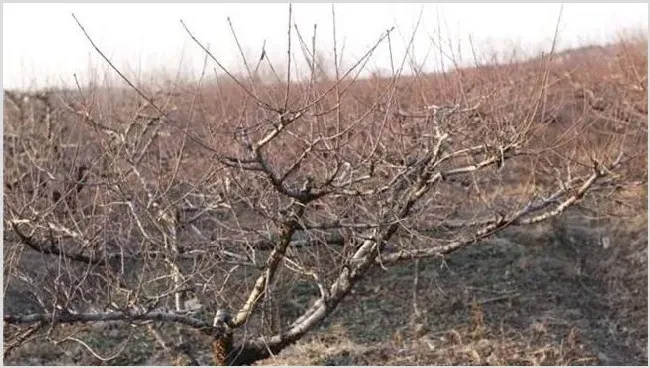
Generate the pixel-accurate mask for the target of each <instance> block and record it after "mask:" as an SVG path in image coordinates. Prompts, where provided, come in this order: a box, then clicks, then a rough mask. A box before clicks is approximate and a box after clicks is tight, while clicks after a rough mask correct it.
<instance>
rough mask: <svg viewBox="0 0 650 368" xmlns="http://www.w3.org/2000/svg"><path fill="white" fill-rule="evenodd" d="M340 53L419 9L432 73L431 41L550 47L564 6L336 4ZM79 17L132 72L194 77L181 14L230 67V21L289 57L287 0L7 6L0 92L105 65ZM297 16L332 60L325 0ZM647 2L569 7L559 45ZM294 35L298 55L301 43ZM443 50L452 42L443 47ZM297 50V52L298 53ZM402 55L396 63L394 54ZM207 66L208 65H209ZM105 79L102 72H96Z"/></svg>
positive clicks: (602, 30) (413, 17)
mask: <svg viewBox="0 0 650 368" xmlns="http://www.w3.org/2000/svg"><path fill="white" fill-rule="evenodd" d="M335 10H336V27H337V29H336V32H337V42H338V46H339V49H340V48H342V47H343V45H344V50H343V54H344V58H345V60H346V61H347V62H348V63H349V62H351V61H352V60H354V58H355V57H359V56H361V55H362V54H363V53H365V51H366V50H367V49H368V47H369V46H370V45H371V44H373V43H374V42H375V41H376V40H377V39H378V37H380V36H381V34H382V32H383V31H385V30H386V29H388V28H390V27H391V26H393V25H395V26H397V28H396V30H395V32H394V34H393V36H391V37H392V41H393V55H394V57H395V58H396V59H397V58H398V57H399V56H403V55H404V50H405V47H404V46H405V45H406V43H407V41H408V38H409V37H410V34H411V32H412V31H413V29H414V26H415V23H416V21H417V19H418V16H419V14H420V12H421V11H422V21H421V25H420V28H419V30H418V33H417V34H416V37H415V43H414V45H415V47H414V53H415V58H416V60H417V61H418V62H425V67H426V69H427V70H435V69H436V68H438V64H439V61H438V60H439V57H440V56H439V53H438V52H437V51H436V50H435V49H434V50H433V51H432V50H431V37H433V38H434V39H436V40H437V39H438V34H439V33H441V34H442V36H443V38H444V39H445V40H451V43H452V44H453V45H454V49H455V50H456V51H458V47H459V46H460V51H461V53H460V55H458V54H456V55H455V57H456V58H457V59H460V61H461V62H468V61H471V53H470V52H468V50H471V49H469V41H468V40H469V38H470V36H471V38H472V40H473V44H474V47H475V48H476V49H478V51H479V52H480V53H482V54H486V53H487V52H488V51H490V50H497V51H500V52H503V51H504V50H507V49H509V48H512V47H513V45H514V46H518V47H520V48H522V49H524V51H526V52H534V51H539V50H543V49H547V50H548V49H549V48H550V44H551V40H552V38H553V33H554V29H555V24H556V22H557V19H558V14H559V11H560V5H559V4H438V5H436V4H424V5H421V4H336V5H335ZM72 13H75V15H76V16H77V17H78V19H79V20H80V22H81V23H82V24H83V25H84V26H85V27H86V30H87V31H88V32H89V33H90V35H91V37H92V38H93V39H94V41H95V42H96V43H97V44H98V46H99V47H100V48H101V49H102V50H103V51H104V52H105V53H106V55H107V56H109V57H110V58H111V59H112V60H113V61H114V62H115V63H116V64H117V65H118V66H119V67H120V68H123V69H124V71H125V72H126V73H127V74H129V75H130V76H133V75H136V73H137V72H141V75H151V74H152V73H153V74H155V75H158V76H160V75H164V74H163V73H166V74H167V75H173V74H174V73H176V71H177V70H179V68H180V70H182V71H183V72H184V73H186V74H185V75H186V76H190V77H191V76H192V75H197V74H198V73H199V72H200V70H201V66H202V63H203V54H202V53H201V50H200V49H199V48H198V46H197V45H196V44H195V43H193V42H192V40H191V39H190V37H189V36H188V34H187V33H186V32H185V30H184V29H183V27H182V25H181V23H180V22H179V20H181V19H182V20H183V21H184V22H185V23H186V24H187V26H188V27H189V28H190V29H191V30H192V31H193V32H194V33H195V35H196V37H197V38H198V39H199V40H201V41H203V42H205V43H206V44H207V43H209V44H210V47H211V50H213V51H214V53H215V55H216V56H217V57H218V58H219V59H220V61H222V62H223V63H224V64H225V65H226V66H228V67H232V68H234V69H237V68H238V65H241V63H240V62H239V60H240V59H239V54H238V52H237V49H236V47H235V44H234V40H233V38H232V35H231V33H230V30H229V28H228V23H227V17H230V18H231V20H232V22H233V25H234V27H235V29H236V31H237V36H238V38H239V41H240V42H241V44H242V45H243V46H244V49H245V52H246V54H247V55H248V56H249V57H251V58H252V59H256V58H258V57H259V55H260V51H261V46H262V43H263V42H264V40H266V47H267V52H268V55H269V57H270V60H271V61H272V62H274V63H276V64H277V65H278V66H280V65H282V64H283V58H286V47H287V46H286V45H287V17H288V5H287V4H250V3H249V4H246V3H244V4H4V5H3V26H2V27H3V84H4V87H5V88H29V87H32V88H33V87H39V88H40V87H47V86H51V85H61V84H68V85H70V84H72V83H74V79H73V74H75V73H76V74H77V75H78V76H79V78H80V80H81V82H82V83H87V82H88V81H89V80H90V79H92V78H95V77H96V74H95V75H93V74H92V73H91V71H92V70H99V71H100V74H101V72H102V71H104V70H105V68H106V65H105V64H104V63H101V62H100V60H99V58H98V56H97V54H96V52H95V51H94V50H93V49H92V48H91V46H90V44H89V42H88V40H87V39H85V37H84V36H83V33H82V32H81V30H80V29H79V27H78V26H77V25H76V23H75V21H74V19H73V18H72V16H71V14H72ZM293 18H294V20H295V23H296V25H297V26H298V27H299V29H300V31H301V33H302V35H303V37H304V38H305V39H306V40H307V42H309V43H310V42H311V36H312V30H313V25H314V24H317V25H318V28H317V29H318V30H317V41H318V42H317V43H318V46H317V47H318V48H319V49H321V53H322V54H323V56H324V57H326V58H331V57H332V51H331V50H332V39H333V36H332V12H331V5H329V4H301V3H298V4H294V7H293ZM647 27H648V5H647V4H566V5H564V10H563V13H562V18H561V23H560V38H559V42H560V46H561V47H570V46H576V45H580V44H584V43H604V42H608V41H611V40H613V39H614V38H615V37H616V35H617V33H619V32H620V31H621V30H626V29H643V28H645V29H647ZM295 36H296V35H295V33H294V40H293V42H294V51H297V50H298V49H297V48H295V45H296V43H297V41H296V39H295ZM445 48H446V52H447V53H449V51H450V50H449V47H448V46H446V47H445ZM296 55H298V56H299V55H301V54H296ZM397 61H399V60H397ZM212 67H213V65H210V69H212ZM368 68H369V70H372V69H377V68H379V69H384V70H387V69H389V68H390V58H389V53H388V47H387V46H385V47H383V48H381V49H380V50H379V52H378V53H377V55H376V57H375V58H373V60H372V61H371V62H370V63H369V64H368ZM100 78H101V77H100Z"/></svg>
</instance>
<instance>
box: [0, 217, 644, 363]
mask: <svg viewBox="0 0 650 368" xmlns="http://www.w3.org/2000/svg"><path fill="white" fill-rule="evenodd" d="M621 223H622V222H621ZM621 223H618V224H617V223H615V222H609V223H607V224H603V223H600V225H601V227H598V226H597V225H599V223H598V222H594V221H588V220H585V219H584V218H582V217H579V216H578V215H575V214H574V215H565V216H563V217H562V218H560V219H558V220H556V221H554V222H550V223H546V224H543V225H539V226H537V227H535V228H530V227H528V228H513V229H509V230H508V231H507V232H505V233H502V234H501V235H500V236H499V237H498V238H495V239H492V240H489V241H487V242H484V243H481V244H479V245H477V246H474V247H470V248H467V249H465V250H461V251H459V252H457V253H455V254H452V255H450V256H449V257H448V258H446V259H434V260H429V261H426V262H422V263H421V264H420V269H421V270H420V276H419V286H418V293H417V301H416V306H417V309H418V311H419V313H415V312H414V298H413V275H414V268H413V265H412V264H411V263H405V264H401V265H396V266H394V267H391V268H389V269H387V270H381V269H378V270H376V271H375V272H374V274H373V275H371V277H370V278H368V279H367V280H365V282H363V283H362V284H360V285H359V286H358V287H357V288H356V289H355V291H354V294H353V295H351V296H350V297H349V298H347V299H346V300H345V301H344V302H343V304H342V305H341V306H340V308H339V309H338V310H337V312H336V313H335V314H334V315H333V316H332V317H331V318H330V319H328V320H327V322H326V323H325V324H324V325H323V326H321V327H320V328H319V330H318V331H315V332H313V333H311V334H310V335H308V336H307V337H306V338H305V339H303V340H301V341H300V342H298V343H297V344H296V345H294V346H291V347H289V348H287V349H285V351H283V352H282V353H281V354H279V355H278V356H276V357H273V358H270V359H267V360H265V361H261V362H259V363H258V364H260V365H296V364H300V365H384V364H386V365H388V364H390V365H413V364H418V365H419V364H427V365H456V364H461V365H467V364H472V365H473V364H477V365H502V364H506V365H509V364H518V365H520V364H523V365H528V364H533V365H537V364H541V365H549V364H550V365H569V364H577V365H647V362H648V358H647V356H648V355H647V353H648V352H647V341H648V340H647V232H646V229H645V228H643V226H644V224H643V223H638V224H636V225H634V224H630V223H629V221H628V222H626V223H627V224H628V226H627V228H626V227H624V226H622V225H621ZM20 303H21V299H20V298H16V297H12V296H8V297H6V298H5V308H8V309H9V310H11V309H15V308H19V307H20V305H19V304H20ZM5 310H7V309H5ZM160 328H163V327H160ZM72 329H73V328H71V329H70V330H68V331H67V332H71V330H72ZM74 329H75V330H76V329H77V328H76V327H75V328H74ZM164 333H165V335H166V336H174V335H175V334H177V335H179V336H180V335H183V336H184V338H185V341H186V342H189V343H190V344H189V346H191V348H192V350H194V352H195V354H196V356H197V357H198V358H197V359H198V360H199V363H200V364H204V365H209V364H210V357H209V355H208V351H209V349H208V346H207V344H208V341H205V340H202V339H201V338H200V337H198V336H196V335H195V334H192V333H190V332H188V331H180V330H176V329H175V328H171V329H169V330H164ZM56 335H57V336H63V335H64V334H62V333H61V332H60V333H58V334H56ZM78 336H80V337H82V336H83V337H84V341H85V342H86V343H87V344H88V345H90V346H92V348H93V349H94V350H95V352H97V353H98V354H99V355H100V356H102V357H103V358H104V359H106V358H110V357H111V355H113V354H116V353H118V352H119V353H120V354H119V356H118V357H116V358H115V359H112V360H108V361H106V362H102V361H101V360H100V359H98V358H96V357H93V356H92V355H91V354H88V352H87V350H86V349H85V348H84V347H82V346H81V345H80V344H77V343H75V342H73V341H65V339H64V338H59V339H58V344H55V343H52V342H51V341H47V340H46V339H43V338H36V339H34V340H32V341H28V342H26V343H25V344H23V345H22V346H20V347H18V348H16V350H15V351H14V352H13V353H12V354H11V355H10V356H9V357H7V358H6V359H5V364H8V365H23V364H24V365H40V364H47V365H53V364H56V365H58V364H109V365H114V364H119V365H128V364H131V365H140V364H148V365H149V364H152V365H168V364H171V363H173V361H172V358H170V356H169V354H166V352H165V351H163V349H162V348H161V347H160V346H159V345H158V344H157V343H156V341H155V340H154V339H153V337H152V336H151V334H150V333H149V332H148V331H147V329H146V328H142V327H139V328H130V327H128V326H120V325H102V326H97V327H93V328H83V331H80V332H79V335H78Z"/></svg>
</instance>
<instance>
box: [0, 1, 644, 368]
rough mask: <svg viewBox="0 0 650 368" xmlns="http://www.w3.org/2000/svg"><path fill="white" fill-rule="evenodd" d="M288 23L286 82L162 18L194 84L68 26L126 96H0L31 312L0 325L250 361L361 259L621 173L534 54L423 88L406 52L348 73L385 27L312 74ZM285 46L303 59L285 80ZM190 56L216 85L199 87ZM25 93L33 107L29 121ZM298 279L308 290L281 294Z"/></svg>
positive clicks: (621, 155) (12, 271)
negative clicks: (143, 329)
mask: <svg viewBox="0 0 650 368" xmlns="http://www.w3.org/2000/svg"><path fill="white" fill-rule="evenodd" d="M289 18H290V21H289V26H288V47H287V50H288V52H287V60H286V65H285V67H286V68H287V69H286V71H285V72H283V73H282V74H283V75H284V77H286V80H284V81H282V82H278V83H275V84H272V85H261V84H258V83H255V81H257V80H258V79H257V78H256V76H255V73H256V71H257V70H258V68H259V67H260V64H261V63H269V65H271V64H270V61H269V60H268V55H265V53H264V52H263V53H262V57H261V58H260V59H259V60H257V61H256V62H257V65H254V64H249V60H247V59H245V58H244V57H243V55H244V53H243V52H242V58H243V59H242V64H243V65H244V66H245V70H246V74H247V76H245V77H239V76H237V75H235V74H233V73H231V72H230V71H229V70H227V69H226V68H224V67H223V66H222V64H221V63H220V62H219V60H218V58H217V57H216V56H214V54H213V53H212V52H211V51H210V50H209V49H208V48H207V47H206V46H204V45H203V44H202V43H201V42H200V41H199V40H198V38H197V37H196V36H195V35H194V34H193V33H192V32H191V31H190V30H189V28H187V27H186V26H185V24H183V26H184V27H185V29H186V31H187V33H188V35H189V36H190V37H191V38H192V40H194V41H195V42H196V44H197V45H198V46H199V47H201V48H202V49H203V50H204V51H205V53H206V67H205V68H204V74H203V75H202V77H201V80H200V82H199V83H198V86H197V88H195V89H194V90H184V91H171V92H169V93H164V92H155V93H154V92H151V91H147V90H146V87H143V86H136V85H135V83H133V82H131V81H130V80H129V78H128V77H126V76H125V75H123V74H122V73H121V72H120V71H119V70H118V69H117V68H115V67H114V66H113V65H112V64H111V62H110V60H109V59H108V58H107V57H105V56H104V54H103V53H102V52H101V49H100V48H99V47H98V46H97V45H95V43H94V42H93V40H92V39H91V38H90V36H89V35H88V34H87V33H86V30H85V29H84V28H83V27H82V26H81V24H80V27H81V30H82V31H83V32H84V34H86V36H87V37H88V40H89V41H90V42H91V44H92V46H93V47H94V48H95V50H96V51H97V52H99V53H100V55H101V56H102V57H104V59H105V60H106V61H107V62H108V63H109V65H110V66H111V67H112V68H113V69H114V70H115V71H116V72H117V73H118V74H119V75H120V76H121V77H122V78H123V80H124V81H125V82H126V83H127V84H128V86H129V89H126V90H119V89H101V88H98V87H95V88H92V89H87V88H82V87H81V86H79V88H78V90H77V91H75V92H66V93H62V92H44V93H41V94H37V95H34V96H31V95H28V94H26V95H24V96H23V97H22V99H21V98H20V97H19V96H18V95H14V94H12V93H7V106H8V109H9V110H12V109H13V110H12V111H9V112H7V115H6V117H5V119H6V120H5V183H6V187H5V217H4V226H5V234H6V235H5V259H4V267H5V285H4V287H5V295H7V293H8V290H26V291H24V293H25V294H26V298H29V299H30V300H33V301H34V305H35V307H34V309H33V310H30V311H15V310H10V311H7V310H5V316H4V321H5V324H6V325H7V324H9V325H30V326H31V327H30V329H29V330H26V331H27V332H30V333H33V332H34V331H36V330H46V327H47V326H50V330H48V333H49V332H51V329H53V328H55V327H56V326H62V325H66V324H80V323H81V324H87V323H100V322H103V323H106V322H110V321H121V322H128V323H130V324H133V325H148V326H149V327H150V328H151V329H152V334H154V335H155V336H156V338H157V339H158V340H159V341H160V343H161V345H163V346H164V347H166V346H167V345H166V344H167V343H166V342H165V341H164V338H163V337H162V336H161V334H159V333H157V332H155V328H154V324H153V323H154V322H164V323H169V324H176V325H179V326H186V327H189V328H192V329H196V330H198V331H200V332H201V333H203V334H205V335H206V336H209V337H210V338H211V339H212V340H213V341H214V345H213V350H214V351H213V353H214V363H215V364H220V365H221V364H232V365H241V364H250V363H253V362H255V361H257V360H260V359H264V358H266V357H268V356H270V355H271V354H275V353H277V352H279V351H281V350H282V349H283V348H285V347H286V346H288V345H290V344H292V343H294V342H295V341H297V340H299V339H300V338H301V337H303V336H304V335H305V334H306V333H307V332H309V331H310V330H312V329H314V328H315V327H316V326H318V325H319V324H321V323H322V322H323V321H324V320H325V319H326V318H327V317H328V316H330V315H331V314H332V312H333V311H334V310H336V309H337V307H338V306H339V304H340V303H341V301H342V300H343V299H344V298H346V297H348V296H349V295H350V292H351V291H352V290H353V288H354V287H355V285H357V284H358V283H359V281H360V280H363V279H365V278H368V277H369V275H371V271H372V270H374V269H378V268H384V269H389V267H390V266H391V265H393V264H396V263H399V262H417V260H419V259H422V258H427V257H444V256H446V255H447V254H451V253H453V252H454V251H457V250H459V249H461V248H464V247H468V246H476V245H479V244H480V243H481V241H482V240H483V239H486V238H488V237H490V236H493V235H494V234H496V233H498V232H500V231H502V230H503V229H506V228H508V227H513V226H526V225H531V224H535V223H539V222H542V221H546V220H548V219H551V218H553V217H556V216H558V215H560V214H561V213H562V212H563V211H565V210H566V209H567V208H569V207H571V206H573V205H575V204H576V203H578V202H580V201H581V200H582V199H583V198H585V196H586V195H587V194H588V193H590V192H592V191H596V190H607V189H608V188H610V187H611V186H612V185H613V184H615V183H625V182H626V181H628V180H629V178H627V177H626V176H625V175H624V173H625V171H620V169H621V168H624V167H625V164H626V163H629V162H631V160H632V159H633V158H635V157H637V156H635V155H634V154H633V153H631V152H627V151H626V147H627V145H626V143H627V142H629V139H630V138H629V137H630V136H633V135H634V134H636V131H635V130H634V129H635V128H634V127H632V126H630V125H628V126H627V127H626V128H622V129H618V128H615V127H613V125H607V124H606V127H605V128H606V129H607V128H609V129H610V130H608V131H607V132H605V133H603V132H602V131H601V133H595V130H594V131H592V130H589V131H587V130H586V129H588V126H587V124H583V123H582V122H581V121H579V120H576V121H571V122H569V124H567V125H564V126H562V127H561V128H558V127H557V125H553V124H548V123H547V121H546V119H545V117H544V116H545V114H548V113H549V111H551V110H552V109H551V106H550V105H549V102H548V101H549V96H550V95H551V93H550V92H549V88H551V87H549V84H550V81H551V79H552V74H553V71H554V70H555V69H556V68H558V67H557V66H556V64H554V63H553V59H552V57H548V58H545V59H543V60H541V61H539V62H538V63H536V64H534V65H535V68H533V69H530V68H529V67H527V66H519V67H520V68H521V69H517V70H515V71H513V73H512V79H511V80H503V81H501V82H500V83H499V84H498V88H497V89H495V90H490V91H488V90H483V89H481V87H480V86H466V85H464V84H463V80H464V79H463V78H461V77H459V76H452V75H445V78H444V85H445V86H446V87H447V89H446V90H442V89H440V90H437V91H436V90H433V89H432V90H431V91H428V90H427V88H423V87H422V86H424V85H432V84H428V83H429V81H428V78H429V77H428V76H426V75H423V74H421V73H419V72H418V73H416V75H415V76H412V77H405V76H403V75H402V70H403V68H404V65H405V64H406V61H407V56H404V58H403V59H401V60H394V70H393V75H392V76H391V77H390V78H384V79H380V80H375V82H376V83H375V82H373V80H361V79H360V78H359V75H360V73H361V71H362V70H363V69H364V67H365V65H366V64H367V62H368V60H370V58H371V57H372V55H373V53H374V52H375V51H376V50H377V49H378V48H380V47H388V48H391V50H392V47H391V41H390V33H391V30H389V31H387V32H386V33H384V34H382V35H381V36H380V37H379V39H378V40H377V42H376V43H375V44H374V45H373V46H371V47H370V48H369V49H368V50H367V51H366V52H365V54H364V55H362V56H361V57H360V58H359V59H358V60H357V61H356V63H354V64H353V65H352V66H351V67H349V68H347V69H345V70H342V68H341V67H340V62H339V56H338V55H336V54H337V53H338V52H340V49H338V45H337V44H336V36H334V40H335V42H334V50H335V52H334V53H335V55H334V56H333V60H335V61H334V67H333V69H334V73H335V77H334V78H333V79H332V80H329V79H327V78H322V75H323V73H324V72H323V70H324V66H322V65H321V64H322V63H323V57H322V56H318V55H322V53H321V51H319V50H317V49H316V33H315V31H314V35H313V37H312V44H311V45H309V44H308V42H307V41H306V40H305V39H303V38H302V36H301V35H300V32H299V31H298V30H297V28H296V31H295V32H294V31H292V29H293V26H292V18H291V14H290V17H289ZM75 20H76V18H75ZM295 35H298V36H299V37H298V40H296V39H295V37H294V36H295ZM410 42H413V37H412V38H411V40H410ZM296 45H298V46H297V47H299V48H301V53H300V54H301V55H302V56H303V57H304V58H305V59H306V61H307V64H308V65H309V66H310V75H309V76H308V77H307V78H304V79H303V80H299V81H294V80H293V79H292V70H291V68H292V65H295V60H294V59H293V58H294V56H295V55H294V54H295V52H292V50H293V48H295V47H296ZM407 49H408V48H407ZM391 57H393V55H392V54H391ZM212 63H214V64H216V65H217V67H218V68H220V69H221V71H222V72H225V73H226V74H227V75H228V76H229V78H230V79H229V80H228V81H224V80H221V79H219V80H217V83H216V84H210V83H209V81H208V79H207V77H206V74H207V70H209V69H208V65H211V64H212ZM271 67H272V65H271ZM516 67H517V66H516V65H515V66H513V68H516ZM526 68H529V69H526ZM459 70H460V69H459ZM516 78H519V80H517V79H516ZM535 80H536V81H537V83H536V84H532V83H531V81H535ZM373 83H375V84H373ZM522 83H525V85H522ZM494 85H495V84H494V83H493V84H491V86H494ZM418 86H419V87H418ZM416 89H417V91H416ZM179 96H180V97H179ZM34 98H35V99H36V100H38V101H40V102H39V104H41V105H42V107H41V110H42V111H43V114H42V116H38V117H37V116H33V114H32V116H30V115H29V112H28V110H29V109H30V106H35V105H34V103H33V102H30V103H28V102H27V100H28V99H34ZM9 105H11V106H9ZM12 106H13V107H12ZM39 106H40V105H39ZM175 107H177V108H176V109H175ZM605 113H607V110H606V109H605ZM646 124H647V121H646ZM44 127H45V128H44ZM601 128H602V127H599V129H601ZM605 136H607V137H608V139H607V140H604V138H603V137H605ZM590 140H591V141H590ZM594 140H595V141H596V142H597V143H596V144H594ZM28 253H29V254H32V258H33V259H36V258H34V257H36V256H34V254H40V255H42V257H43V258H42V259H46V260H47V261H46V262H45V263H39V264H36V263H32V264H31V265H30V263H29V261H28V260H26V259H27V258H26V257H27V255H28ZM39 259H41V258H39ZM41 267H42V268H41ZM299 283H300V284H301V285H304V284H309V285H310V287H311V289H310V290H313V294H312V295H311V296H312V297H311V298H299V299H296V296H297V295H300V294H301V293H305V291H304V288H302V289H300V288H298V287H297V285H298V284H299ZM12 295H15V294H12ZM196 300H199V301H200V302H199V307H195V304H196ZM286 300H300V301H301V302H299V303H298V313H297V314H296V313H293V312H292V313H289V312H288V311H287V308H285V307H283V305H282V302H283V301H286ZM416 308H417V306H416ZM204 312H210V313H211V315H210V317H206V314H205V313H204ZM25 334H26V332H25V331H22V332H20V333H15V334H14V335H12V336H11V337H12V338H13V339H14V341H16V342H19V341H22V340H21V339H24V337H23V336H24V335H25ZM11 346H15V344H14V345H12V344H9V345H8V347H7V349H6V351H5V354H8V353H9V351H10V347H11ZM175 349H176V348H175ZM177 350H179V351H182V350H183V349H182V348H178V349H177ZM192 359H193V358H192ZM192 361H193V362H196V359H193V360H192Z"/></svg>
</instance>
